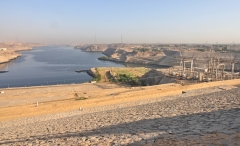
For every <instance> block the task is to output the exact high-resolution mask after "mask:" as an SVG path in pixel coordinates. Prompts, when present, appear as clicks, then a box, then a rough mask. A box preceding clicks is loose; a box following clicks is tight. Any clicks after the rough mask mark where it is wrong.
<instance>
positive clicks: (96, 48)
mask: <svg viewBox="0 0 240 146" xmlns="http://www.w3.org/2000/svg"><path fill="white" fill-rule="evenodd" d="M107 48H108V47H107V45H87V46H76V47H75V49H81V50H82V51H85V52H104V51H105V50H106V49H107Z"/></svg>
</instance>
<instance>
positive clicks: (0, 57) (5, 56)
mask: <svg viewBox="0 0 240 146" xmlns="http://www.w3.org/2000/svg"><path fill="white" fill-rule="evenodd" d="M19 56H21V54H20V53H17V52H14V51H11V50H0V63H6V62H9V61H10V60H12V59H15V58H17V57H19Z"/></svg>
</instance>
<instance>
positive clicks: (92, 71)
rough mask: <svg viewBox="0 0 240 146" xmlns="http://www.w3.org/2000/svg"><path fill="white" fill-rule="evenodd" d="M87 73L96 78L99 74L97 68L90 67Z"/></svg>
mask: <svg viewBox="0 0 240 146" xmlns="http://www.w3.org/2000/svg"><path fill="white" fill-rule="evenodd" d="M87 74H88V75H89V76H91V77H93V78H95V77H96V76H97V70H96V68H90V69H89V70H88V71H87Z"/></svg>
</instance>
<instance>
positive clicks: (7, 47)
mask: <svg viewBox="0 0 240 146" xmlns="http://www.w3.org/2000/svg"><path fill="white" fill-rule="evenodd" d="M38 46H43V45H41V44H36V43H16V42H4V43H0V64H2V63H7V62H10V61H11V60H14V59H16V58H17V57H20V56H21V54H20V53H19V52H20V51H27V50H32V49H33V47H38Z"/></svg>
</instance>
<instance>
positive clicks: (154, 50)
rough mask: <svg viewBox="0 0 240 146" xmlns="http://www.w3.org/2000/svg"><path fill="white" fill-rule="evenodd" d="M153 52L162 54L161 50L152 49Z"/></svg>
mask: <svg viewBox="0 0 240 146" xmlns="http://www.w3.org/2000/svg"><path fill="white" fill-rule="evenodd" d="M152 51H153V52H162V51H161V50H158V49H152Z"/></svg>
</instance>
